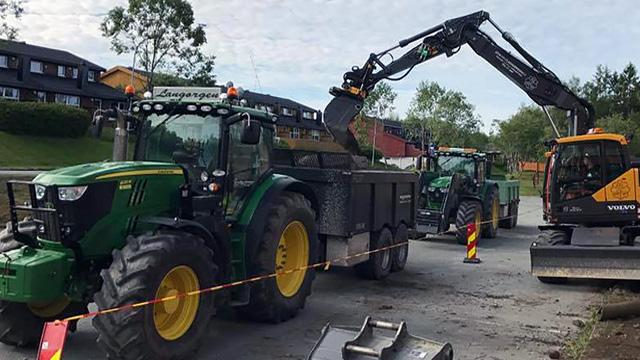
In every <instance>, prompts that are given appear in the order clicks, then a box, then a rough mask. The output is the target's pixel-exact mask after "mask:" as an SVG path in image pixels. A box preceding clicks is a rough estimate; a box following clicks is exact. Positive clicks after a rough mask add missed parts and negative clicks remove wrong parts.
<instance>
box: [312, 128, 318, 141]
mask: <svg viewBox="0 0 640 360" xmlns="http://www.w3.org/2000/svg"><path fill="white" fill-rule="evenodd" d="M311 138H312V139H313V140H314V141H320V131H318V130H311Z"/></svg>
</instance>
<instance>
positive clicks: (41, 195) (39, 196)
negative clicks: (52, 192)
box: [36, 185, 47, 200]
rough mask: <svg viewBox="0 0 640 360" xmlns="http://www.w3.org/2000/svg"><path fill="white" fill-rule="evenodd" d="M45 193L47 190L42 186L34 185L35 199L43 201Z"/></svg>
mask: <svg viewBox="0 0 640 360" xmlns="http://www.w3.org/2000/svg"><path fill="white" fill-rule="evenodd" d="M46 193H47V188H46V187H44V186H42V185H36V199H38V200H42V199H44V196H45V194H46Z"/></svg>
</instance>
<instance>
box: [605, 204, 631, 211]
mask: <svg viewBox="0 0 640 360" xmlns="http://www.w3.org/2000/svg"><path fill="white" fill-rule="evenodd" d="M607 208H608V209H609V211H631V210H635V209H636V206H635V205H634V204H628V205H607Z"/></svg>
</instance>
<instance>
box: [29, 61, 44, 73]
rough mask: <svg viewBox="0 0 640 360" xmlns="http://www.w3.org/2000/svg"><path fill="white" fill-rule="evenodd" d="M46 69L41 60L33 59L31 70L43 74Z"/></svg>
mask: <svg viewBox="0 0 640 360" xmlns="http://www.w3.org/2000/svg"><path fill="white" fill-rule="evenodd" d="M43 71H44V67H43V66H42V63H41V62H40V61H33V60H32V61H31V72H32V73H38V74H42V73H43Z"/></svg>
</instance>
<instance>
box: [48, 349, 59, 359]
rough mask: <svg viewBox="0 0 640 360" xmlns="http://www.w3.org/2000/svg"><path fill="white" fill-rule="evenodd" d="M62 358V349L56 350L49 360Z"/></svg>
mask: <svg viewBox="0 0 640 360" xmlns="http://www.w3.org/2000/svg"><path fill="white" fill-rule="evenodd" d="M61 358H62V349H58V351H56V353H55V354H53V356H52V357H51V359H50V360H60V359H61Z"/></svg>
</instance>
